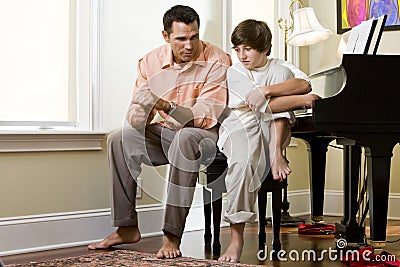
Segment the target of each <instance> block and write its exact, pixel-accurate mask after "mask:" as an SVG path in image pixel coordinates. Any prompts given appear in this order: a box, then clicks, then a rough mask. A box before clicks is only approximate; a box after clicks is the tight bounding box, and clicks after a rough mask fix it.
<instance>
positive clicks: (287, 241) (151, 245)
mask: <svg viewBox="0 0 400 267" xmlns="http://www.w3.org/2000/svg"><path fill="white" fill-rule="evenodd" d="M306 219H307V218H306ZM325 220H326V223H335V222H339V221H340V218H337V217H325ZM257 229H258V227H257V224H249V225H247V226H246V229H245V246H244V251H243V255H242V258H241V260H240V261H241V262H242V263H249V264H260V265H268V266H289V265H291V266H294V264H299V263H300V264H301V266H322V265H323V266H344V265H343V264H341V263H340V261H339V260H336V261H333V260H331V259H332V258H334V257H333V256H334V255H335V254H332V253H331V255H332V256H329V255H328V252H326V254H325V256H324V257H322V258H323V259H322V261H317V262H312V261H303V260H301V258H300V259H299V261H298V262H296V261H293V260H288V261H271V260H270V259H267V260H265V261H260V260H259V259H258V258H257V252H258V244H257V232H258V230H257ZM267 233H268V235H267V241H268V242H271V226H267ZM399 238H400V221H389V222H388V228H387V241H393V240H397V239H399ZM161 240H162V237H161V236H157V237H149V238H143V239H142V240H141V241H140V242H139V243H137V244H133V245H123V246H119V247H118V248H122V249H134V250H138V251H142V252H152V253H154V252H157V250H158V249H159V247H160V244H161ZM335 241H336V239H334V238H333V237H332V236H330V235H327V236H301V235H298V234H297V227H293V226H291V227H289V226H283V227H282V229H281V242H282V249H283V250H285V251H286V252H287V253H288V254H289V253H292V254H291V255H295V253H296V252H299V253H300V255H301V253H302V252H304V251H311V250H313V251H317V252H322V251H323V250H326V251H329V249H331V250H335V249H336V247H335ZM221 243H222V251H224V250H225V249H226V247H227V245H228V243H229V227H224V228H222V229H221ZM181 249H182V253H183V255H184V256H187V257H194V258H206V259H213V258H214V259H216V258H217V257H216V256H213V255H212V253H211V252H209V251H205V249H204V245H203V231H193V232H186V233H185V234H184V237H183V239H182V246H181ZM385 251H387V252H389V253H392V254H394V255H395V256H396V259H398V260H399V259H400V241H399V242H396V243H389V242H388V243H387V244H386V248H385ZM89 253H93V252H92V251H89V250H87V248H86V246H82V247H74V248H67V249H58V250H51V251H46V252H37V253H27V254H22V255H12V256H7V257H2V258H1V259H2V260H3V261H4V263H5V264H6V265H7V264H11V263H28V262H32V261H44V260H48V259H56V258H62V257H71V256H77V255H82V254H89ZM338 255H339V254H338ZM286 257H287V258H289V257H288V256H286Z"/></svg>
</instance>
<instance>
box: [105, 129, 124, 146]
mask: <svg viewBox="0 0 400 267" xmlns="http://www.w3.org/2000/svg"><path fill="white" fill-rule="evenodd" d="M121 140H122V129H117V130H114V131H112V132H111V133H110V134H109V135H108V136H107V146H108V147H111V146H112V145H113V144H115V143H120V142H121Z"/></svg>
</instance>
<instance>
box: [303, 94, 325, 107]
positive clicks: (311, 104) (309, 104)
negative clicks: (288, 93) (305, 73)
mask: <svg viewBox="0 0 400 267" xmlns="http://www.w3.org/2000/svg"><path fill="white" fill-rule="evenodd" d="M304 97H305V101H306V102H305V107H306V108H313V107H314V100H316V99H320V98H321V97H320V96H319V95H316V94H306V95H304Z"/></svg>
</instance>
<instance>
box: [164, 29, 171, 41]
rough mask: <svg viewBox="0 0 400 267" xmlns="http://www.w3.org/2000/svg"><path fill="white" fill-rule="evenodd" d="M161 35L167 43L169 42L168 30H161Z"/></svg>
mask: <svg viewBox="0 0 400 267" xmlns="http://www.w3.org/2000/svg"><path fill="white" fill-rule="evenodd" d="M162 35H163V37H164V40H165V41H166V42H167V43H169V42H170V40H169V34H168V32H167V31H162Z"/></svg>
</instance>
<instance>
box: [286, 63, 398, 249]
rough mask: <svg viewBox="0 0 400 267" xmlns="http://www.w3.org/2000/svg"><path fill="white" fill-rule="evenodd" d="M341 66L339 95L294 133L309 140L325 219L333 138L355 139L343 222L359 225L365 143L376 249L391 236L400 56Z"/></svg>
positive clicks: (317, 207)
mask: <svg viewBox="0 0 400 267" xmlns="http://www.w3.org/2000/svg"><path fill="white" fill-rule="evenodd" d="M338 68H340V69H341V70H342V73H343V74H344V77H343V78H344V79H343V85H342V88H339V89H340V91H339V93H337V94H336V95H333V96H331V97H328V98H323V99H319V100H316V101H315V103H314V104H315V105H314V108H313V112H312V116H304V117H299V118H298V122H297V125H296V126H295V127H294V128H293V131H292V132H293V136H294V137H299V138H302V139H304V140H305V141H307V143H308V144H309V145H310V148H311V162H312V163H311V171H310V173H311V180H310V184H311V186H310V189H311V213H312V219H313V220H314V221H318V220H321V218H323V217H322V216H323V201H324V187H325V160H326V159H325V156H326V155H325V154H326V151H327V147H328V144H329V142H330V141H332V140H334V139H336V138H340V139H342V140H352V142H350V143H349V142H347V143H346V142H344V144H345V146H344V160H345V166H344V168H345V170H344V174H345V175H344V176H345V177H344V179H345V183H344V185H345V187H344V193H345V196H344V198H345V199H344V203H345V207H344V208H345V210H344V217H343V220H342V223H343V224H345V225H347V226H349V225H350V226H351V224H354V223H355V222H354V220H355V214H354V213H355V210H356V207H355V205H356V204H357V199H356V198H357V196H356V195H354V194H355V190H354V188H355V187H357V184H356V183H357V181H358V168H357V167H356V166H357V165H359V163H360V162H359V161H360V157H359V155H360V153H361V150H360V148H359V147H360V146H362V147H364V149H365V154H366V157H367V181H368V196H369V217H370V239H371V240H372V245H374V247H382V246H384V244H385V240H386V225H387V211H388V198H389V182H390V165H391V158H392V151H393V148H394V146H395V145H396V143H398V142H399V141H400V117H399V115H398V114H399V112H398V110H399V99H400V85H399V83H398V80H399V78H400V75H399V74H400V73H399V70H400V56H397V55H344V56H343V61H342V65H341V66H340V67H338ZM397 75H399V76H397ZM347 144H348V145H347ZM353 144H354V145H355V146H353ZM356 241H357V240H356Z"/></svg>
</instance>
